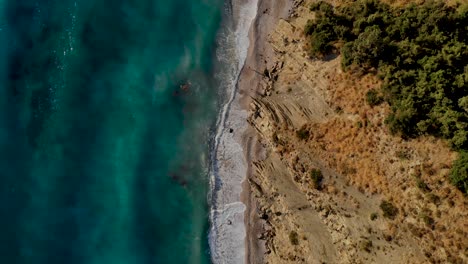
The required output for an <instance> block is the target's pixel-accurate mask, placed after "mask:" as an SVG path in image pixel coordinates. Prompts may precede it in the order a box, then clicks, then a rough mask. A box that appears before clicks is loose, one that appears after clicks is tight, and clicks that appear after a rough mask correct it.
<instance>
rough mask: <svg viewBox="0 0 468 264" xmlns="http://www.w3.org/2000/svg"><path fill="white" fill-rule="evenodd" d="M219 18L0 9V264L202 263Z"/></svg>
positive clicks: (152, 0) (146, 4) (206, 8)
mask: <svg viewBox="0 0 468 264" xmlns="http://www.w3.org/2000/svg"><path fill="white" fill-rule="evenodd" d="M223 7H224V6H223V1H222V0H203V1H202V0H197V1H191V0H170V1H169V0H112V1H111V0H75V1H72V0H60V1H59V0H21V1H18V0H0V9H1V10H0V11H1V13H0V53H1V54H0V58H2V59H1V60H0V83H1V86H0V151H1V152H0V155H1V157H0V175H1V177H0V213H1V220H0V230H1V233H2V235H1V236H0V263H15V264H21V263H114V264H118V263H122V264H123V263H209V259H210V257H209V249H208V242H207V232H208V214H209V213H208V204H207V193H208V184H209V182H208V172H207V170H206V165H207V163H208V156H209V155H208V151H209V150H208V142H209V140H210V133H211V132H210V131H212V130H213V126H214V122H215V119H216V115H217V112H218V110H219V106H218V105H219V102H218V101H219V100H218V99H217V98H218V97H217V96H218V94H219V91H218V89H219V88H218V87H217V84H216V83H217V81H216V80H215V78H213V76H214V72H215V69H214V66H213V65H214V64H213V61H214V58H213V55H214V48H215V43H216V36H217V32H218V29H219V26H220V22H221V18H222V13H223ZM188 82H190V83H191V86H190V88H189V89H188V91H184V90H182V89H180V85H182V84H185V83H188Z"/></svg>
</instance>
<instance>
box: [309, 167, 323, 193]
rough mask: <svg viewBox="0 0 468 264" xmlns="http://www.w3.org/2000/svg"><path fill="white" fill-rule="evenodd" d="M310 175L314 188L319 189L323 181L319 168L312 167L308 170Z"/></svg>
mask: <svg viewBox="0 0 468 264" xmlns="http://www.w3.org/2000/svg"><path fill="white" fill-rule="evenodd" d="M310 177H311V178H312V184H313V185H314V188H315V189H318V190H319V189H321V188H322V181H323V174H322V171H321V170H319V169H312V170H311V171H310Z"/></svg>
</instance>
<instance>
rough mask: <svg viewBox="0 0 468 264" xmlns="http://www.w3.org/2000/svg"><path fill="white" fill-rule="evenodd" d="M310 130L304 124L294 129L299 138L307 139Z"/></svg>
mask: <svg viewBox="0 0 468 264" xmlns="http://www.w3.org/2000/svg"><path fill="white" fill-rule="evenodd" d="M309 136H310V132H309V130H308V129H307V127H306V126H303V127H301V128H300V129H299V130H297V131H296V137H297V138H299V139H300V140H307V139H309Z"/></svg>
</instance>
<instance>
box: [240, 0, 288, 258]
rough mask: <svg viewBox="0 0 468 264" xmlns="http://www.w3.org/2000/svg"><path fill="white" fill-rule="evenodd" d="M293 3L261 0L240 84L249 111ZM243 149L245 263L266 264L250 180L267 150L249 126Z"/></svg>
mask: <svg viewBox="0 0 468 264" xmlns="http://www.w3.org/2000/svg"><path fill="white" fill-rule="evenodd" d="M293 2H294V1H293V0H277V1H268V0H259V2H258V10H257V16H256V18H255V20H254V21H253V23H252V26H251V28H250V32H249V41H250V45H249V50H248V54H247V58H246V61H245V64H244V67H243V69H242V71H241V74H240V78H239V81H238V84H237V85H238V92H239V94H240V95H241V96H240V97H238V98H239V102H240V105H241V106H242V108H243V109H245V110H246V111H248V110H249V106H250V103H251V101H252V98H255V97H257V96H261V92H262V90H263V89H264V85H265V82H264V81H263V80H262V79H263V76H262V75H261V73H262V72H263V70H264V69H265V68H271V67H272V66H273V65H272V64H273V63H274V61H275V60H274V59H272V58H274V56H275V54H274V51H273V49H272V47H271V46H270V45H269V43H268V36H269V35H270V33H271V32H272V31H273V30H274V28H275V26H276V24H277V22H278V20H279V19H287V18H288V17H289V15H290V11H291V8H292V4H293ZM242 146H243V150H244V155H245V159H246V161H247V176H246V178H245V181H244V182H243V186H242V187H243V191H242V194H241V201H242V202H243V203H244V204H245V205H246V211H245V214H244V222H245V227H246V238H245V246H246V249H245V251H246V253H245V263H263V255H264V253H265V246H264V244H263V242H262V240H259V239H258V237H259V236H260V234H261V233H262V231H263V223H262V222H261V221H260V219H259V214H258V212H257V207H256V201H255V198H254V197H253V196H252V195H251V193H250V185H249V182H248V179H249V178H250V177H251V173H252V171H251V167H252V162H253V161H255V160H259V159H262V157H263V156H264V155H263V149H262V146H261V144H260V143H259V141H258V140H257V138H256V131H255V130H254V129H253V128H251V127H248V128H247V129H246V131H245V132H244V134H243V135H242Z"/></svg>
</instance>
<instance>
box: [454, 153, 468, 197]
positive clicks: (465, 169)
mask: <svg viewBox="0 0 468 264" xmlns="http://www.w3.org/2000/svg"><path fill="white" fill-rule="evenodd" d="M450 180H451V181H452V183H453V184H454V185H455V186H457V187H458V189H460V190H461V191H462V192H463V193H464V194H465V195H468V152H466V151H462V152H460V157H459V158H458V159H457V160H456V161H455V162H454V164H453V167H452V171H451V172H450Z"/></svg>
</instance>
